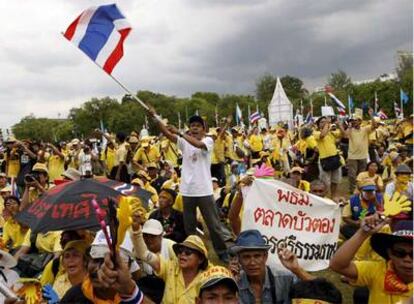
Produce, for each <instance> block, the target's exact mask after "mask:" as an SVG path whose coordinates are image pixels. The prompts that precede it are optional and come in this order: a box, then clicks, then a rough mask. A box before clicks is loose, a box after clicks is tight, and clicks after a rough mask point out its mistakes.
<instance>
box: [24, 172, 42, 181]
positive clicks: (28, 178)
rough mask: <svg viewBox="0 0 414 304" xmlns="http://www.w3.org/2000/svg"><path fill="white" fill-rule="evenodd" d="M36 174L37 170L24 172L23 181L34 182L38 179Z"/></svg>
mask: <svg viewBox="0 0 414 304" xmlns="http://www.w3.org/2000/svg"><path fill="white" fill-rule="evenodd" d="M38 177H39V176H38V174H37V172H33V173H31V174H26V175H25V176H24V181H25V182H26V183H33V182H35V181H36V180H38Z"/></svg>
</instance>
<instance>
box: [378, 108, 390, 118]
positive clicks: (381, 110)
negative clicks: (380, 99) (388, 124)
mask: <svg viewBox="0 0 414 304" xmlns="http://www.w3.org/2000/svg"><path fill="white" fill-rule="evenodd" d="M376 116H377V117H379V118H380V119H382V120H384V119H388V115H387V114H385V112H384V110H383V109H381V108H380V109H379V111H378V113H377V115H376Z"/></svg>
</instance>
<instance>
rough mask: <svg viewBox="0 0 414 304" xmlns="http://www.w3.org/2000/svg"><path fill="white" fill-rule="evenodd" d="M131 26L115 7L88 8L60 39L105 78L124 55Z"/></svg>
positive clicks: (111, 5)
mask: <svg viewBox="0 0 414 304" xmlns="http://www.w3.org/2000/svg"><path fill="white" fill-rule="evenodd" d="M130 31H131V26H130V24H129V23H128V21H127V20H126V18H125V17H124V15H123V14H122V13H121V11H120V10H119V9H118V7H117V6H116V4H109V5H101V6H94V7H90V8H88V9H87V10H85V11H84V12H83V13H82V14H80V15H79V16H78V18H76V19H75V21H73V22H72V23H71V24H70V25H69V27H68V28H67V29H66V31H65V33H64V34H63V36H65V38H66V39H68V40H69V41H71V42H72V43H73V44H75V46H77V47H78V48H79V49H81V50H82V52H84V53H85V54H86V55H87V56H88V57H89V58H90V59H92V60H93V61H94V62H95V63H96V64H97V65H99V66H100V67H101V68H102V69H103V70H104V71H105V72H107V73H108V74H111V73H112V70H113V69H114V68H115V66H116V64H117V63H118V62H119V60H120V59H121V58H122V56H123V55H124V48H123V43H124V40H125V39H126V37H127V36H128V34H129V32H130Z"/></svg>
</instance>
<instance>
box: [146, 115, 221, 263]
mask: <svg viewBox="0 0 414 304" xmlns="http://www.w3.org/2000/svg"><path fill="white" fill-rule="evenodd" d="M150 114H151V115H152V116H154V115H155V111H154V110H151V111H150ZM155 121H156V122H157V124H158V127H159V128H160V129H161V132H162V133H164V134H165V136H166V137H167V138H168V139H169V140H170V141H172V142H173V143H176V144H177V147H178V148H179V149H180V150H181V152H182V156H183V163H182V168H181V183H180V192H181V194H182V196H183V204H184V212H183V216H184V228H185V231H186V233H187V235H191V234H196V228H197V218H196V211H197V207H198V208H199V209H200V212H201V214H202V216H203V218H204V221H205V223H206V225H207V227H208V229H209V232H210V236H211V240H212V242H213V246H214V250H215V251H216V253H217V255H218V257H219V258H220V259H221V260H223V261H228V254H227V246H226V244H225V242H224V239H223V236H222V229H221V222H220V219H219V216H218V212H217V209H216V207H215V204H214V198H213V185H212V183H211V172H210V167H211V152H212V150H213V146H214V141H213V139H212V138H211V137H206V136H205V133H206V127H205V123H204V120H203V119H202V118H201V117H200V116H198V115H194V116H192V117H190V119H189V127H190V130H189V132H188V134H187V133H181V132H179V131H178V130H177V129H176V128H175V127H174V126H165V125H164V124H163V123H161V122H159V121H158V120H155Z"/></svg>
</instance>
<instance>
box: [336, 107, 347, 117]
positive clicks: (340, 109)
mask: <svg viewBox="0 0 414 304" xmlns="http://www.w3.org/2000/svg"><path fill="white" fill-rule="evenodd" d="M336 109H337V110H338V114H339V116H345V115H346V112H345V108H341V107H336Z"/></svg>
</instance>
